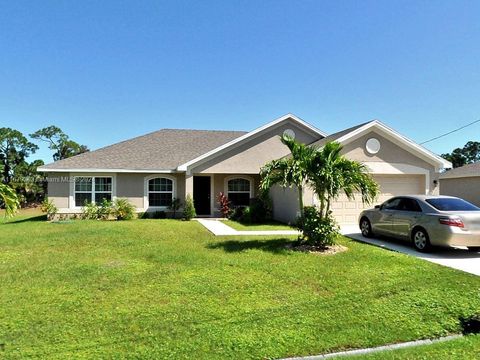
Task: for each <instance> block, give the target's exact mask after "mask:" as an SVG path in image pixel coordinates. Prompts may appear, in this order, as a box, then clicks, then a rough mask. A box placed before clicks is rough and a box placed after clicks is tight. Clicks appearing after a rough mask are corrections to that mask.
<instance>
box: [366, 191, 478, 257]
mask: <svg viewBox="0 0 480 360" xmlns="http://www.w3.org/2000/svg"><path fill="white" fill-rule="evenodd" d="M359 225H360V230H361V231H362V235H363V236H365V237H372V236H373V235H384V236H389V237H394V238H397V239H403V240H407V241H411V242H412V244H413V246H414V247H415V249H417V250H418V251H423V252H425V251H428V250H430V249H431V247H432V246H466V247H468V249H469V250H472V251H480V208H478V207H476V206H475V205H473V204H471V203H469V202H467V201H465V200H463V199H459V198H456V197H452V196H428V195H408V196H397V197H394V198H391V199H389V200H387V201H385V202H384V203H383V204H382V205H377V206H375V208H374V209H369V210H364V211H363V212H362V213H361V214H360V217H359Z"/></svg>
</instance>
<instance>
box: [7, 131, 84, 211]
mask: <svg viewBox="0 0 480 360" xmlns="http://www.w3.org/2000/svg"><path fill="white" fill-rule="evenodd" d="M36 142H37V143H40V142H44V143H47V144H48V148H49V149H50V150H52V152H53V154H52V158H53V161H57V160H62V159H66V158H69V157H71V156H74V155H78V154H81V153H84V152H87V151H89V149H88V147H87V146H85V145H80V144H79V143H77V142H75V141H73V140H72V139H70V137H69V136H68V135H67V134H65V133H64V132H63V131H62V130H61V129H60V128H59V127H57V126H54V125H51V126H48V127H45V128H42V129H40V130H37V131H35V132H34V133H32V134H30V135H28V137H27V136H25V135H24V134H23V133H22V132H21V131H19V130H16V129H12V128H8V127H2V128H0V183H1V184H2V188H3V189H6V188H9V189H10V190H11V191H10V193H9V196H10V197H12V196H14V195H15V196H16V197H17V202H18V205H21V206H26V205H28V204H31V203H38V202H40V201H42V200H43V198H44V197H45V194H46V186H47V184H46V181H45V180H44V178H43V176H41V174H39V173H38V172H37V168H38V167H39V166H42V165H44V162H43V161H42V160H33V161H28V158H29V157H30V156H31V155H33V154H35V152H36V151H37V150H38V149H39V146H38V145H37V143H36ZM0 205H1V206H2V207H5V205H6V201H5V199H4V198H2V197H0Z"/></svg>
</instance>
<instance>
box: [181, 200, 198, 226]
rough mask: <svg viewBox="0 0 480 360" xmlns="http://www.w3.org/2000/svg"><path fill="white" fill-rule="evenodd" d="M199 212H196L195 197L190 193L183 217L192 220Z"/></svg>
mask: <svg viewBox="0 0 480 360" xmlns="http://www.w3.org/2000/svg"><path fill="white" fill-rule="evenodd" d="M195 216H197V213H196V212H195V205H194V204H193V199H192V197H191V196H190V194H188V195H187V198H186V199H185V206H184V208H183V218H184V219H185V220H192V219H193V218H194V217H195Z"/></svg>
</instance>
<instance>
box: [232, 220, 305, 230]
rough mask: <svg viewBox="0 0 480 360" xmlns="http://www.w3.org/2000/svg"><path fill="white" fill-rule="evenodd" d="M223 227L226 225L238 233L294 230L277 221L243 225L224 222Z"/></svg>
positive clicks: (234, 222) (236, 222) (235, 222)
mask: <svg viewBox="0 0 480 360" xmlns="http://www.w3.org/2000/svg"><path fill="white" fill-rule="evenodd" d="M223 222H224V224H225V225H228V226H230V227H232V228H234V229H235V230H239V231H255V230H296V229H295V228H294V227H293V226H288V225H287V224H283V223H281V222H277V221H269V222H267V223H265V224H244V223H241V222H238V221H233V220H224V221H223Z"/></svg>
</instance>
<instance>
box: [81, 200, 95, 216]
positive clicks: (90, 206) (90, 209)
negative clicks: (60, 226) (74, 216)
mask: <svg viewBox="0 0 480 360" xmlns="http://www.w3.org/2000/svg"><path fill="white" fill-rule="evenodd" d="M82 219H85V220H97V219H98V205H97V204H95V203H93V202H88V201H85V204H84V205H83V208H82Z"/></svg>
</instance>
